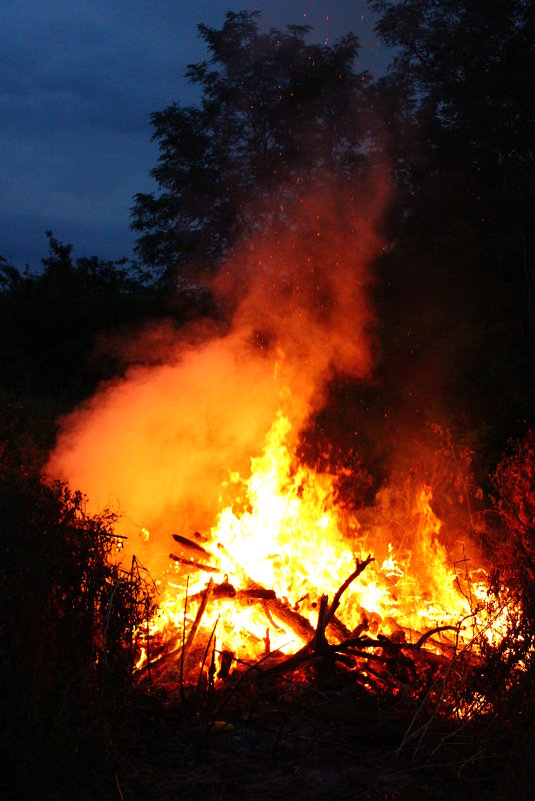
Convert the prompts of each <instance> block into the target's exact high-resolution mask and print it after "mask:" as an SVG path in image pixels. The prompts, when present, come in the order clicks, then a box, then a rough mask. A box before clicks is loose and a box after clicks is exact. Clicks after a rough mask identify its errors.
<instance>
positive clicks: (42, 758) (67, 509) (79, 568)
mask: <svg viewBox="0 0 535 801" xmlns="http://www.w3.org/2000/svg"><path fill="white" fill-rule="evenodd" d="M113 523H114V518H113V516H111V515H109V514H107V513H106V512H103V513H102V514H101V515H98V516H94V517H90V516H88V515H87V513H86V512H85V509H84V498H83V497H82V495H81V494H80V493H79V492H73V491H71V490H70V489H69V488H68V487H67V486H65V485H61V484H59V483H58V484H55V485H53V486H49V485H47V484H45V483H44V482H43V480H42V479H41V478H40V476H39V475H38V474H36V473H34V472H31V471H23V470H21V469H20V468H18V467H12V466H9V465H6V464H5V463H4V462H2V464H0V528H1V532H0V533H1V537H0V542H1V550H2V559H1V563H2V569H1V581H0V611H1V616H2V621H3V623H2V629H1V630H0V654H1V656H0V669H1V687H2V713H3V719H2V735H1V747H2V751H3V753H4V755H5V756H6V755H7V756H8V758H9V757H11V759H12V760H13V762H14V764H18V765H19V769H18V773H17V776H16V777H15V776H14V775H10V776H9V781H10V783H11V784H10V789H11V792H13V791H14V790H13V784H16V785H17V786H18V785H19V784H20V787H19V794H18V795H17V797H20V798H22V797H24V793H25V788H26V790H29V788H31V787H32V786H35V782H36V781H37V780H38V781H39V785H40V787H41V790H42V792H43V797H45V789H44V788H45V787H46V784H47V781H53V778H54V773H55V772H56V771H60V772H61V771H63V772H64V776H63V780H66V779H67V777H68V776H70V775H74V774H75V773H76V771H77V770H79V769H81V770H83V768H82V766H83V765H86V766H87V767H89V768H92V769H94V768H95V767H96V765H97V760H98V761H99V762H100V760H102V759H107V758H108V757H106V749H109V747H110V742H109V737H110V736H111V728H112V727H113V725H114V722H115V721H117V719H118V718H117V716H118V715H119V713H120V710H121V707H122V704H123V703H124V699H125V697H126V693H127V692H128V690H129V687H130V679H131V669H132V664H131V659H132V633H133V631H134V628H135V626H137V625H139V624H140V623H141V622H142V621H143V620H144V619H146V616H147V614H148V613H149V612H150V609H151V608H152V607H151V605H152V596H153V592H152V589H151V587H150V584H149V583H147V582H146V581H145V580H144V579H143V578H142V576H141V574H140V573H139V571H132V572H131V573H126V572H124V571H123V570H122V569H121V568H120V567H119V566H118V565H117V564H115V562H114V561H112V558H111V557H112V552H113V550H114V549H115V548H116V545H117V539H116V538H115V537H114V536H113V533H112V525H113ZM91 761H93V765H92V766H91V764H90V763H91ZM47 763H48V764H49V767H50V772H47V770H46V768H45V765H46V764H47ZM101 767H102V763H101ZM34 771H38V772H39V776H37V775H36V774H35V773H34ZM32 783H34V784H33V785H32ZM4 797H7V796H4ZM34 797H36V796H34Z"/></svg>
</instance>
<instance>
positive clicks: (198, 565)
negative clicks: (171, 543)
mask: <svg viewBox="0 0 535 801" xmlns="http://www.w3.org/2000/svg"><path fill="white" fill-rule="evenodd" d="M169 559H172V560H173V562H177V563H178V564H180V565H184V567H187V568H189V570H190V572H193V571H194V570H199V571H204V572H205V573H222V572H223V571H222V570H221V568H219V567H212V565H205V564H204V563H203V562H195V561H194V560H193V559H184V557H182V556H177V555H176V554H174V553H170V554H169Z"/></svg>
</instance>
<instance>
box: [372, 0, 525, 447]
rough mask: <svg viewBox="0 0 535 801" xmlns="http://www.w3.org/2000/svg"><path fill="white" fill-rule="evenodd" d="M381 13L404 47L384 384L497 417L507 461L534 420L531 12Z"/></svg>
mask: <svg viewBox="0 0 535 801" xmlns="http://www.w3.org/2000/svg"><path fill="white" fill-rule="evenodd" d="M370 6H371V8H372V9H373V10H374V11H375V12H376V13H378V14H379V15H380V18H379V22H378V25H377V31H378V33H379V34H380V35H381V36H382V38H383V40H384V41H385V42H386V44H387V45H389V46H391V47H394V48H395V51H394V61H393V66H392V69H391V71H390V73H389V75H388V76H387V77H386V78H385V79H383V80H382V81H381V82H379V83H380V85H379V86H378V87H376V91H377V95H378V101H377V102H378V106H379V107H380V108H381V109H382V112H383V113H384V114H385V115H388V120H389V130H390V131H391V136H390V139H389V142H388V143H387V148H388V152H389V155H390V157H391V159H392V161H393V173H394V175H395V176H396V179H397V182H398V194H397V197H396V203H395V204H394V205H393V207H392V210H391V214H390V220H389V230H388V235H389V238H390V239H391V241H392V242H393V247H392V248H391V249H390V251H389V252H388V253H387V254H386V256H385V258H384V259H383V261H382V264H381V274H382V281H381V282H380V284H379V291H378V303H379V305H380V308H381V317H382V319H384V320H387V321H388V322H387V323H385V324H383V330H382V332H381V334H382V336H383V342H384V345H385V349H384V356H385V361H384V370H385V371H390V373H388V374H387V378H386V380H387V381H389V380H392V378H391V375H392V376H393V378H394V380H398V381H399V380H404V381H405V383H407V377H409V381H410V382H411V383H413V384H415V385H416V389H417V390H418V395H419V396H420V397H419V399H418V401H417V402H418V404H419V405H420V406H424V405H428V397H426V395H425V394H423V393H422V389H421V384H422V383H424V382H425V384H426V385H427V387H428V388H429V389H430V390H431V392H430V393H429V392H427V394H428V395H429V394H432V395H435V396H441V397H442V398H443V399H445V400H449V399H450V398H451V401H450V402H451V403H453V402H455V406H456V407H457V410H458V407H459V404H462V405H463V406H464V409H463V411H466V412H467V413H468V415H469V422H470V425H471V426H472V427H475V426H476V425H477V424H478V421H479V420H482V419H483V420H485V419H486V420H492V424H493V427H494V428H495V430H496V440H495V442H494V443H492V448H494V449H495V452H498V451H499V449H501V447H502V446H503V442H504V440H505V439H506V437H507V436H508V435H517V433H518V429H517V428H516V420H517V419H518V420H522V419H524V420H527V421H528V424H529V423H530V422H531V421H532V413H533V412H532V410H533V402H532V400H533V392H534V388H535V384H534V378H535V358H534V354H535V338H534V332H535V326H534V320H535V305H534V301H533V299H534V297H535V293H534V289H535V285H534V280H535V238H534V236H533V224H532V220H533V216H534V213H535V170H534V167H535V158H534V156H535V153H534V150H533V142H534V141H535V128H534V126H535V116H534V115H533V104H532V98H531V86H532V84H533V82H534V80H535V55H534V54H535V20H534V16H533V4H532V3H531V2H527V1H526V0H514V2H510V0H506V1H504V2H498V3H493V4H492V5H491V6H489V4H488V3H484V2H472V0H402V1H401V2H397V3H390V2H386V0H370ZM408 336H410V337H411V339H410V348H411V351H410V354H403V353H401V352H400V344H401V343H403V340H404V339H405V341H406V342H407V345H409V341H408V340H407V337H408ZM403 377H405V378H403ZM497 385H503V386H507V387H508V388H509V390H510V392H508V393H507V403H505V402H504V401H505V398H504V396H502V395H501V393H496V392H495V391H494V388H495V387H496V386H497ZM411 390H412V391H413V393H414V394H416V393H415V392H414V389H413V388H412V387H411ZM457 413H458V412H457ZM445 422H446V424H447V425H450V424H451V422H450V420H448V419H446V420H445Z"/></svg>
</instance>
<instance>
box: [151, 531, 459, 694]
mask: <svg viewBox="0 0 535 801" xmlns="http://www.w3.org/2000/svg"><path fill="white" fill-rule="evenodd" d="M173 539H174V541H175V544H176V547H175V550H177V551H178V553H172V554H170V558H171V559H172V560H173V561H174V562H176V563H178V564H179V565H180V567H181V569H182V570H183V571H185V572H186V573H188V574H191V573H197V572H198V571H203V572H204V573H208V574H210V573H212V574H213V575H214V576H215V574H219V575H221V572H222V571H221V569H220V568H219V567H215V566H213V565H211V564H210V562H211V561H213V560H214V557H213V555H212V554H210V553H209V552H208V551H207V550H206V549H205V548H204V547H203V545H201V544H200V543H198V542H194V541H193V540H190V539H188V538H186V537H182V536H180V535H176V534H175V535H173ZM217 547H218V548H219V549H220V550H221V551H224V548H223V546H221V545H218V546H217ZM225 555H226V556H227V557H228V558H230V557H229V555H228V553H226V551H225ZM373 561H374V559H373V557H372V556H370V555H369V556H368V557H367V558H366V559H364V560H360V559H358V558H357V559H356V562H355V569H354V570H353V572H352V573H351V574H350V575H349V576H348V577H347V579H346V580H345V581H344V582H343V583H342V585H341V586H340V587H339V589H338V591H337V592H336V593H335V595H334V597H333V599H332V601H329V598H328V597H327V595H321V596H320V597H319V603H318V617H317V622H316V626H315V627H314V626H312V625H311V624H310V622H309V620H308V619H307V618H305V617H304V616H303V615H301V614H300V613H299V611H297V610H296V609H294V608H292V607H291V606H290V605H289V604H288V603H287V602H286V601H284V600H282V599H280V598H278V597H277V595H276V593H275V592H274V591H273V590H272V589H269V588H266V587H263V586H261V585H260V584H258V583H257V582H255V581H253V580H252V579H251V578H250V577H248V576H247V575H246V574H245V572H244V570H243V569H242V568H241V567H239V566H237V575H239V579H240V582H241V583H242V586H241V587H239V588H238V587H235V586H234V585H233V584H231V583H230V582H229V581H228V578H227V577H225V580H223V581H222V582H220V583H216V581H214V577H212V578H210V580H209V581H208V584H207V585H206V587H205V589H204V590H203V591H202V592H201V593H198V594H197V595H193V596H190V597H189V598H188V599H186V603H191V604H192V603H193V602H195V603H196V604H197V612H196V615H195V619H194V620H193V621H192V622H189V623H188V626H186V623H185V622H184V628H183V631H182V632H179V631H177V632H175V634H174V635H172V636H170V635H169V632H166V636H165V638H163V637H162V638H160V639H158V637H154V638H153V641H152V642H149V638H148V637H147V636H146V637H145V646H146V652H147V661H146V663H145V665H144V668H143V671H142V672H143V674H144V676H145V679H148V680H149V681H152V680H153V679H154V677H155V676H158V681H159V682H161V681H163V677H164V676H166V677H167V678H166V681H165V682H164V683H167V684H169V683H171V684H172V683H173V682H174V683H175V684H177V685H180V690H181V692H182V693H184V688H185V687H188V686H189V687H191V686H193V687H196V688H197V690H198V689H199V688H201V687H206V686H208V687H212V688H213V687H214V686H215V685H218V686H220V685H221V683H222V682H223V683H224V682H227V683H229V682H232V681H236V680H239V681H243V680H244V679H247V681H248V682H253V683H255V682H256V683H258V682H261V681H264V682H265V681H266V680H268V679H269V678H270V677H271V678H273V679H278V678H279V677H284V678H289V677H290V678H291V676H292V674H295V673H296V672H297V671H300V670H302V669H304V668H312V669H318V670H321V671H322V672H323V674H325V672H326V671H329V670H333V671H334V670H338V671H345V672H347V673H348V675H349V676H350V677H351V678H352V679H353V680H354V681H355V682H356V683H357V684H359V685H361V686H362V687H364V688H366V689H367V690H369V691H371V692H376V693H381V694H384V693H389V694H391V695H393V696H399V695H401V696H402V697H412V698H414V697H417V696H420V695H421V694H422V692H426V691H429V688H430V687H431V686H432V685H433V683H436V682H437V679H440V677H443V676H444V675H446V674H447V672H448V671H449V670H450V669H451V665H452V661H453V660H454V659H455V656H456V653H457V648H458V644H459V627H458V626H439V627H436V628H433V629H431V630H429V631H426V632H423V633H419V634H418V635H417V639H416V640H415V641H414V639H415V638H414V632H410V633H409V632H405V631H404V630H403V628H401V627H397V629H396V630H395V632H394V633H393V634H390V635H388V636H386V635H384V634H380V633H378V634H375V635H373V636H372V634H371V633H370V625H369V621H368V619H367V617H366V616H365V615H363V619H362V622H361V623H360V624H359V625H358V626H357V627H356V628H355V629H354V630H353V631H350V630H349V629H348V628H347V626H345V625H344V623H342V621H341V620H339V618H338V617H337V616H336V612H337V609H338V607H339V605H340V602H341V599H342V596H343V594H344V592H345V591H346V590H347V589H348V587H349V586H350V585H351V584H352V583H353V582H354V581H355V580H356V579H357V578H358V577H359V576H360V575H361V573H362V572H363V571H364V570H365V569H366V568H367V566H368V565H369V564H370V563H371V562H373ZM213 603H218V604H221V603H233V604H239V605H251V604H259V605H261V607H262V610H263V613H264V614H265V616H266V619H267V621H268V622H269V623H270V624H272V625H273V628H276V627H277V626H280V625H282V626H284V627H285V628H286V629H289V630H291V631H292V632H293V633H294V634H295V635H296V636H297V637H299V639H300V640H301V641H304V643H305V644H304V645H303V646H302V647H301V648H300V649H299V650H298V651H296V652H295V653H292V654H290V655H288V654H283V653H281V652H280V651H276V650H275V651H272V649H271V644H270V637H269V628H267V629H266V635H265V637H264V638H263V649H262V647H261V648H260V650H261V651H262V656H261V657H260V658H258V659H257V661H256V662H254V663H251V662H247V663H244V662H242V661H240V660H239V659H237V658H236V656H235V655H234V654H233V653H232V652H230V651H227V650H222V651H221V650H218V649H217V647H216V637H215V634H216V632H215V628H214V629H213V630H212V632H211V634H210V635H209V636H207V635H206V632H205V631H204V632H203V630H202V626H201V623H202V620H203V616H204V615H205V612H206V610H207V608H208V607H209V605H210V604H213ZM185 620H186V615H184V621H185ZM201 632H202V633H201ZM411 638H412V640H413V641H410V640H411ZM259 644H260V643H259ZM260 645H261V644H260ZM199 665H201V667H200V668H199ZM151 671H152V672H151ZM170 677H172V679H170Z"/></svg>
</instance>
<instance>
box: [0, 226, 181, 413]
mask: <svg viewBox="0 0 535 801" xmlns="http://www.w3.org/2000/svg"><path fill="white" fill-rule="evenodd" d="M48 240H49V254H48V256H47V258H45V259H43V265H44V270H43V271H42V272H41V273H30V272H29V271H28V270H27V271H26V272H24V273H21V272H19V271H18V270H17V269H16V268H14V267H12V266H11V265H9V264H8V263H7V262H6V261H5V260H1V262H0V353H1V354H2V356H1V357H0V384H1V386H2V389H3V391H4V392H5V393H11V397H12V398H13V400H14V401H18V400H19V399H24V400H25V401H27V400H28V399H29V398H32V397H35V396H40V397H41V398H43V399H44V398H48V399H50V401H51V404H50V405H51V406H52V412H53V414H58V413H59V412H61V411H64V410H65V409H66V408H69V407H71V406H72V405H73V404H74V403H76V402H79V401H80V400H82V399H83V398H85V397H87V396H88V395H89V394H91V393H92V392H93V391H94V389H95V388H96V385H97V383H98V382H99V381H100V380H102V379H105V378H109V377H111V376H113V375H115V374H117V373H118V372H119V371H120V369H121V367H122V365H121V363H120V361H118V360H117V359H114V358H112V357H111V356H110V355H109V354H108V355H105V354H104V353H98V349H97V342H98V338H99V336H102V335H104V334H107V335H111V334H112V333H115V334H118V333H121V332H125V331H127V330H129V329H131V328H133V327H137V326H138V325H140V324H141V323H142V322H143V321H144V320H145V319H147V318H151V317H162V316H164V315H165V314H166V313H170V312H171V310H170V309H169V308H168V307H166V303H165V296H164V294H163V291H162V290H161V289H160V287H159V286H158V284H157V282H155V281H154V280H153V281H152V282H149V281H147V277H146V275H145V274H144V273H143V272H142V271H141V270H139V268H137V267H136V266H135V265H132V264H127V263H126V262H125V261H115V262H109V261H103V260H101V259H99V258H97V257H96V256H95V257H91V258H79V259H76V261H74V260H73V258H72V255H71V253H72V245H64V244H62V243H60V242H58V241H57V240H56V239H55V238H54V236H53V235H52V234H51V233H50V232H49V233H48ZM153 278H154V277H153Z"/></svg>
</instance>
